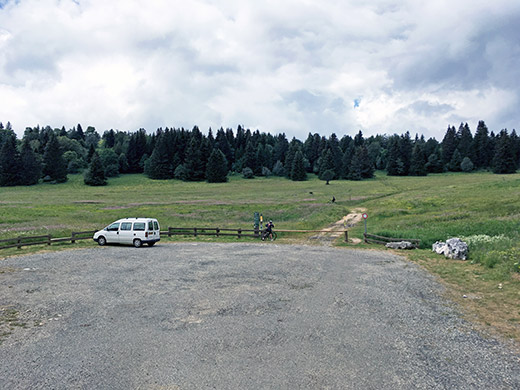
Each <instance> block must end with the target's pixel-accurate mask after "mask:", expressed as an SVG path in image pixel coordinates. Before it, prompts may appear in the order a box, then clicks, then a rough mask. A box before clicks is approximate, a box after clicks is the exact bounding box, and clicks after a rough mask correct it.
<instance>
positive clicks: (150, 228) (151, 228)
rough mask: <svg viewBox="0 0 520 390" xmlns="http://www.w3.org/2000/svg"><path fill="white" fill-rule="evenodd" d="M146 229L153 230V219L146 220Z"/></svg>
mask: <svg viewBox="0 0 520 390" xmlns="http://www.w3.org/2000/svg"><path fill="white" fill-rule="evenodd" d="M148 230H153V221H148Z"/></svg>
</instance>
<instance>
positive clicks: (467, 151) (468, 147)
mask: <svg viewBox="0 0 520 390" xmlns="http://www.w3.org/2000/svg"><path fill="white" fill-rule="evenodd" d="M457 140H458V146H457V148H458V149H459V152H460V155H461V156H462V158H463V159H464V157H469V158H470V159H471V160H473V159H474V158H475V155H474V153H473V136H472V135H471V130H470V129H469V126H468V124H467V123H466V124H464V125H463V124H462V123H461V124H460V127H459V130H458V131H457Z"/></svg>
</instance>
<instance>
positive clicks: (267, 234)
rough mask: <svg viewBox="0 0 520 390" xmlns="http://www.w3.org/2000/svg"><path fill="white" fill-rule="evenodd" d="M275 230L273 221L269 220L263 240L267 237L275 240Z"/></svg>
mask: <svg viewBox="0 0 520 390" xmlns="http://www.w3.org/2000/svg"><path fill="white" fill-rule="evenodd" d="M273 228H274V223H273V221H272V220H269V222H268V223H267V224H266V225H265V230H264V235H263V237H262V240H265V239H266V238H267V237H269V238H270V239H271V241H272V240H273Z"/></svg>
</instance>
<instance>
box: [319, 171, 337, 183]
mask: <svg viewBox="0 0 520 390" xmlns="http://www.w3.org/2000/svg"><path fill="white" fill-rule="evenodd" d="M334 175H335V173H334V170H332V169H326V170H325V171H323V173H322V174H321V176H320V180H323V181H326V183H325V184H327V185H328V184H329V181H331V180H333V179H334Z"/></svg>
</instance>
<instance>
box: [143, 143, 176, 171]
mask: <svg viewBox="0 0 520 390" xmlns="http://www.w3.org/2000/svg"><path fill="white" fill-rule="evenodd" d="M144 173H145V174H146V176H148V177H149V178H150V179H158V180H166V179H172V178H173V173H174V170H173V166H172V162H171V161H170V153H169V151H168V144H167V143H166V139H165V137H164V135H163V134H161V135H160V136H159V138H157V140H156V142H155V148H154V150H153V153H152V155H151V156H150V158H149V159H148V160H147V161H146V164H145V169H144Z"/></svg>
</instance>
